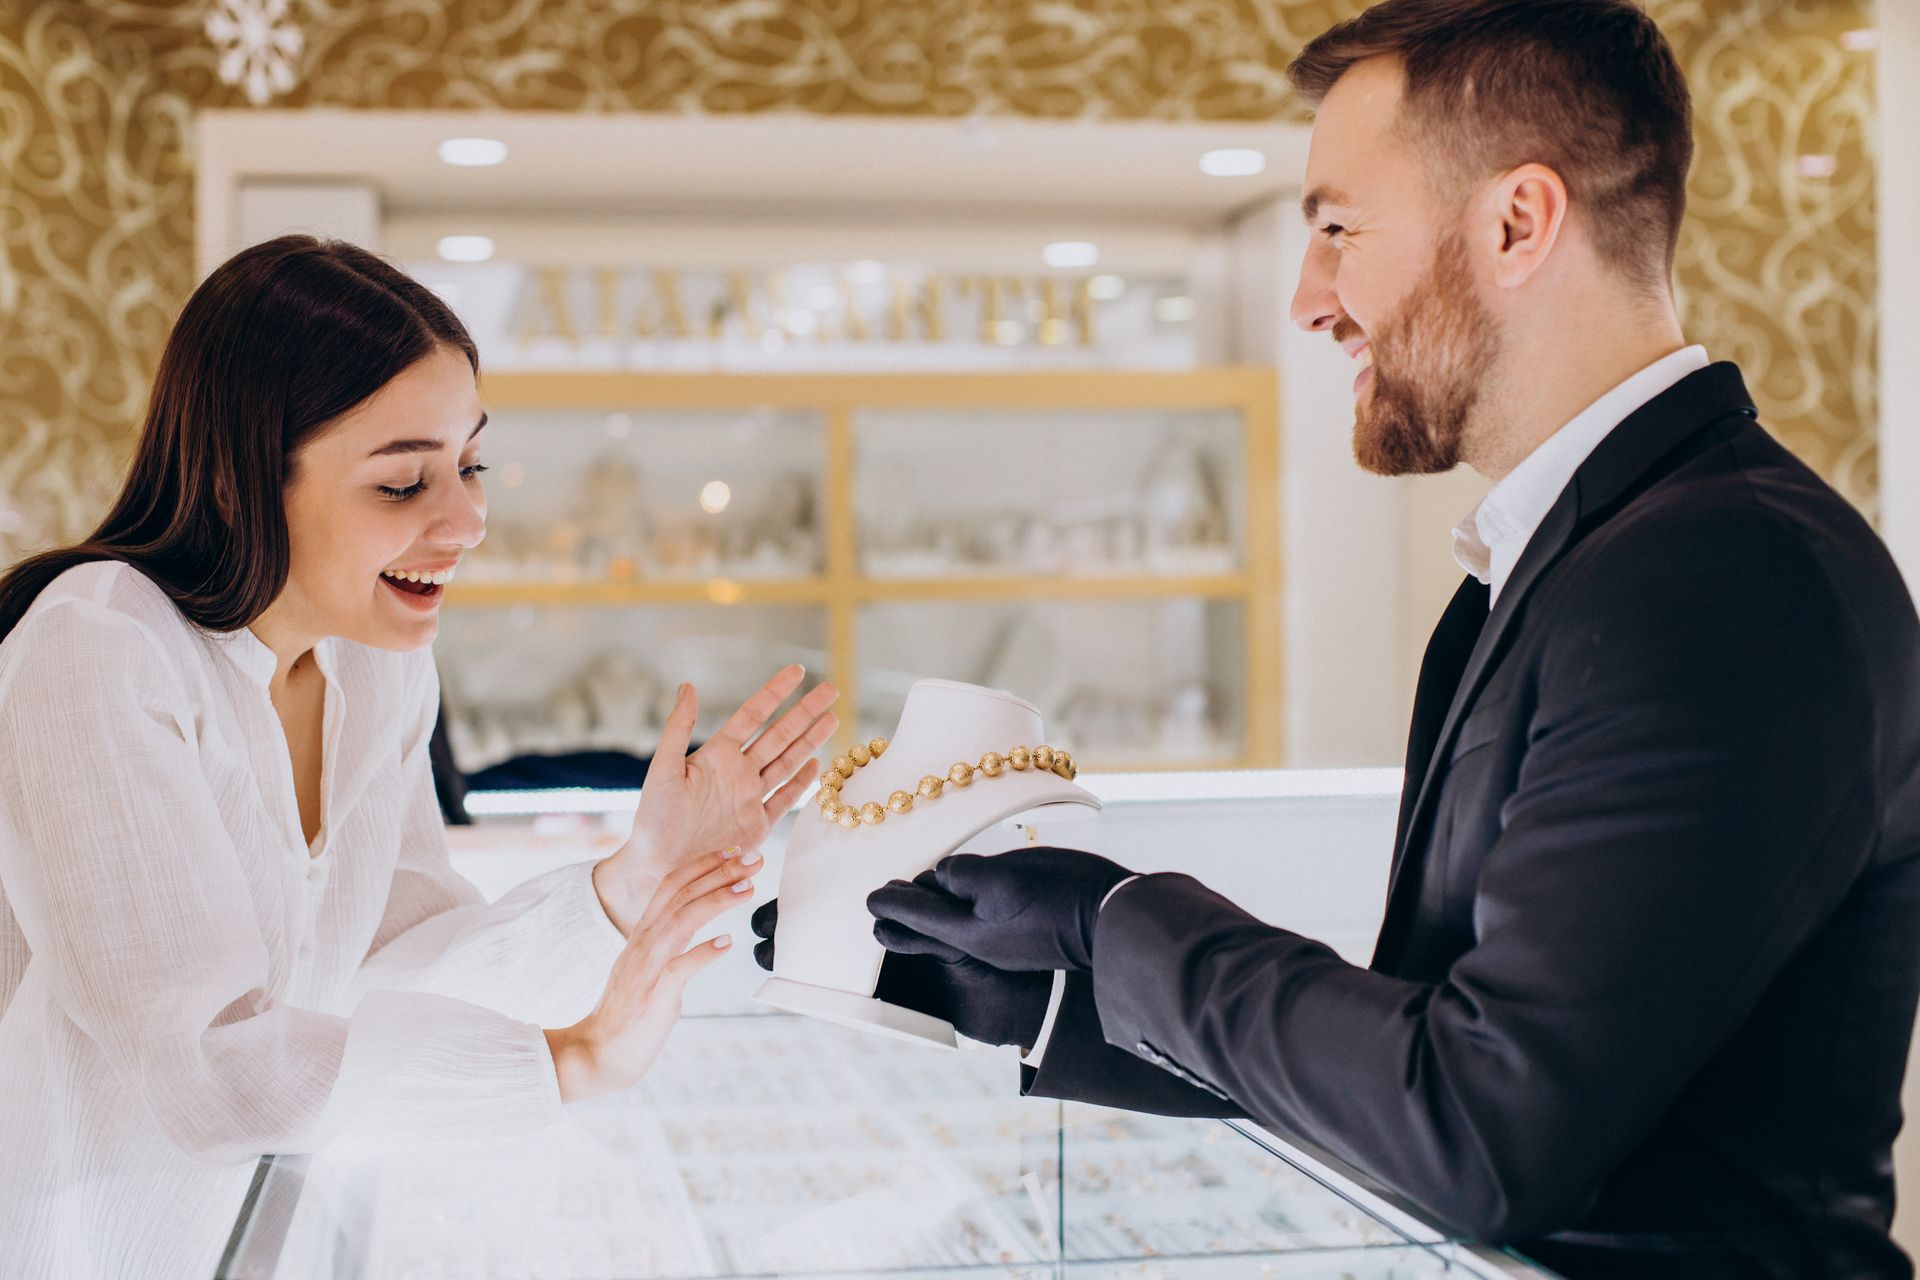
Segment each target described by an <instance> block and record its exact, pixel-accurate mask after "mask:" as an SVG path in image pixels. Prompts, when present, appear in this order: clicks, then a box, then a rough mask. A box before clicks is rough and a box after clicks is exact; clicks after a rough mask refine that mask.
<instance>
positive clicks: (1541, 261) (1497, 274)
mask: <svg viewBox="0 0 1920 1280" xmlns="http://www.w3.org/2000/svg"><path fill="white" fill-rule="evenodd" d="M1493 214H1494V223H1495V225H1497V228H1498V237H1499V243H1498V245H1497V246H1496V251H1495V254H1494V263H1493V283H1494V286H1495V287H1496V288H1500V289H1514V288H1518V287H1519V286H1520V285H1523V284H1525V283H1526V282H1527V281H1528V280H1529V279H1531V278H1532V276H1533V273H1534V272H1536V271H1538V270H1539V269H1540V268H1541V267H1542V266H1544V265H1545V264H1546V262H1547V260H1548V258H1550V257H1551V256H1552V255H1553V249H1554V246H1555V245H1556V244H1558V243H1559V240H1560V233H1561V232H1562V231H1563V230H1564V229H1565V227H1566V224H1567V184H1566V183H1565V181H1563V180H1562V179H1561V177H1560V175H1559V174H1558V173H1555V172H1554V171H1553V170H1552V169H1549V168H1548V167H1547V166H1546V165H1543V164H1523V165H1521V166H1520V167H1519V168H1517V169H1514V170H1512V171H1511V172H1509V173H1508V174H1507V175H1506V176H1505V177H1503V178H1502V179H1500V182H1499V184H1498V185H1497V186H1496V187H1495V189H1494V206H1493Z"/></svg>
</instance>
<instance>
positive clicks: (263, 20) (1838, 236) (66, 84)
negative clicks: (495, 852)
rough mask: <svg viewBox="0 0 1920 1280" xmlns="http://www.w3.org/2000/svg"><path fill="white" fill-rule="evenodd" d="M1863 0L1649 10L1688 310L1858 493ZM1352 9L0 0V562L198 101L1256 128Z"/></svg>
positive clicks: (116, 321)
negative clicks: (1683, 170)
mask: <svg viewBox="0 0 1920 1280" xmlns="http://www.w3.org/2000/svg"><path fill="white" fill-rule="evenodd" d="M1870 3H1871V0H1650V2H1649V8H1650V9H1651V11H1652V12H1653V13H1654V15H1655V16H1656V17H1657V18H1658V19H1659V20H1660V21H1661V23H1662V25H1663V26H1664V27H1665V28H1666V30H1667V32H1668V34H1669V35H1670V36H1671V37H1672V39H1673V41H1674V43H1675V46H1676V48H1677V49H1678V50H1679V51H1680V55H1681V60H1682V63H1683V65H1684V67H1685V69H1686V72H1687V76H1688V79H1689V80H1690V81H1691V83H1692V85H1693V89H1694V94H1695V103H1696V112H1697V116H1698V133H1699V148H1698V150H1699V156H1698V161H1697V166H1696V171H1695V175H1694V181H1693V204H1692V214H1691V217H1690V220H1689V222H1688V225H1687V227H1686V228H1685V232H1684V234H1683V236H1682V240H1681V246H1680V261H1679V281H1680V286H1681V291H1682V306H1683V312H1684V315H1685V319H1686V322H1687V327H1688V329H1689V331H1690V332H1691V333H1692V334H1693V335H1694V336H1695V337H1696V338H1698V339H1699V340H1701V341H1704V342H1705V343H1706V344H1707V345H1708V347H1709V348H1710V349H1711V350H1712V351H1713V352H1714V353H1715V354H1716V355H1719V356H1727V357H1731V358H1734V359H1737V360H1739V361H1740V362H1741V363H1742V364H1743V365H1744V366H1745V367H1746V369H1747V372H1748V377H1749V380H1750V381H1751V382H1752V383H1753V384H1754V389H1755V392H1756V395H1757V396H1758V398H1759V399H1760V402H1761V405H1762V409H1763V411H1764V413H1765V415H1766V419H1767V421H1768V423H1769V425H1770V426H1771V427H1772V428H1773V429H1774V430H1775V431H1776V432H1778V433H1780V434H1781V435H1782V436H1783V437H1784V438H1786V439H1787V441H1788V442H1789V443H1791V444H1792V445H1793V446H1794V447H1795V448H1796V449H1798V450H1799V451H1800V452H1801V453H1802V455H1803V456H1805V457H1806V458H1808V460H1809V461H1811V462H1812V463H1813V464H1814V465H1815V466H1817V467H1819V468H1820V469H1821V470H1822V472H1823V473H1824V474H1826V475H1827V476H1829V477H1830V478H1831V479H1832V480H1833V481H1834V482H1835V483H1836V484H1837V485H1839V487H1840V488H1841V489H1842V490H1843V491H1844V492H1846V493H1847V494H1848V495H1849V496H1850V497H1852V498H1853V499H1854V500H1855V501H1856V502H1858V503H1860V504H1861V505H1862V506H1863V507H1865V508H1867V509H1868V510H1869V511H1871V510H1872V509H1873V505H1874V502H1873V499H1874V493H1875V482H1876V476H1875V445H1874V441H1875V425H1874V424H1875V403H1874V394H1875V392H1874V386H1875V384H1874V378H1875V373H1874V315H1875V313H1874V262H1873V221H1872V219H1873V212H1872V211H1873V174H1872V166H1871V162H1870V156H1869V152H1868V147H1869V145H1870V143H1869V129H1868V124H1869V119H1870V112H1871V107H1872V99H1871V84H1870V77H1871V55H1870V54H1868V53H1865V52H1861V51H1858V50H1855V49H1849V48H1847V47H1846V45H1845V44H1844V43H1843V41H1842V39H1841V37H1842V34H1843V33H1845V32H1849V31H1854V30H1857V29H1861V28H1865V27H1868V26H1869V25H1870V21H1871V10H1870ZM1363 7H1365V5H1364V0H709V2H707V3H697V2H692V0H382V2H380V3H369V2H367V0H173V2H161V0H91V2H90V3H80V2H79V0H0V564H4V563H7V562H10V561H12V560H13V559H15V558H17V557H18V556H19V555H20V554H23V553H24V552H26V551H28V550H31V549H34V548H36V547H40V546H45V545H48V544H49V543H52V542H54V541H57V540H65V539H72V538H76V537H78V536H82V535H83V534H84V533H85V532H86V530H87V528H88V527H89V526H90V524H91V522H92V521H94V520H95V519H96V518H97V517H98V515H99V514H100V512H101V511H102V510H103V509H104V505H105V503H106V501H107V500H108V498H109V497H110V496H111V493H112V492H113V490H114V489H115V487H116V485H117V481H118V478H119V475H120V472H121V469H122V467H123V466H124V463H125V459H126V456H127V453H128V449H129V446H130V443H131V439H132V435H133V433H134V432H135V431H136V430H137V429H138V424H139V419H140V413H141V409H142V404H143V401H144V397H145V394H146V389H147V383H148V380H149V378H150V377H151V373H152V369H153V366H154V363H155V361H156V360H157V358H158V355H159V351H160V347H161V345H162V343H163V341H164V339H165V335H166V332H167V329H168V327H169V325H170V324H171V322H172V318H173V316H174V314H175V312H176V311H177V309H178V307H179V305H180V303H181V302H182V301H183V300H184V299H185V297H186V295H187V293H188V291H189V290H190V289H191V287H192V285H193V283H194V281H193V255H192V233H193V225H192V223H193V207H192V205H193V170H194V115H195V112H196V111H197V110H199V109H200V108H203V107H232V106H244V105H247V104H248V103H253V104H256V105H264V104H269V103H270V104H272V105H275V106H304V105H327V106H337V107H366V108H371V107H380V108H428V107H432V108H442V109H444V108H454V109H459V108H504V109H514V110H552V111H594V112H605V111H654V112H679V113H685V112H711V113H740V112H757V111H788V112H793V111H798V112H814V113H853V114H894V115H937V116H961V115H968V114H976V113H978V114H987V115H1016V116H1019V115H1025V116H1044V117H1074V116H1096V117H1110V118H1128V119H1137V118H1164V119H1191V118H1207V119H1270V118H1276V117H1291V116H1294V115H1297V114H1298V107H1297V104H1294V103H1292V102H1290V101H1289V98H1288V94H1287V92H1286V88H1285V84H1284V81H1283V79H1282V74H1281V73H1282V69H1283V68H1284V67H1285V65H1286V63H1287V60H1288V59H1289V58H1290V57H1291V56H1292V54H1293V53H1294V52H1295V51H1296V50H1297V49H1298V48H1299V47H1300V45H1301V44H1302V43H1303V42H1304V41H1305V40H1306V39H1308V38H1310V37H1311V36H1313V35H1314V34H1316V33H1318V32H1319V31H1321V30H1323V29H1325V28H1326V27H1327V26H1328V25H1330V24H1331V23H1333V22H1334V21H1336V20H1338V19H1340V18H1342V17H1345V16H1349V15H1350V14H1352V13H1353V12H1356V11H1358V10H1359V9H1360V8H1363ZM1802 157H1812V159H1810V160H1807V159H1802ZM1824 157H1830V158H1831V159H1824ZM1829 168H1830V169H1831V172H1827V170H1828V169H1829Z"/></svg>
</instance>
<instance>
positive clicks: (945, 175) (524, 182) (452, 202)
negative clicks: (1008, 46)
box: [200, 110, 1307, 230]
mask: <svg viewBox="0 0 1920 1280" xmlns="http://www.w3.org/2000/svg"><path fill="white" fill-rule="evenodd" d="M200 134H201V149H202V156H201V164H202V175H201V176H202V180H203V181H205V182H217V183H222V184H224V185H226V186H227V188H228V189H229V190H231V189H234V188H236V187H238V186H239V185H241V184H242V183H244V182H246V181H247V180H248V179H277V180H285V179H288V178H311V179H322V178H325V179H340V178H352V179H359V180H363V181H365V182H367V183H369V184H371V185H372V186H374V187H375V188H376V189H377V190H378V192H379V194H380V198H381V203H382V206H383V208H384V210H385V212H386V214H387V216H389V217H391V216H395V215H406V214H430V213H433V212H436V211H451V210H458V211H462V212H469V211H476V210H498V211H502V212H517V213H536V212H558V211H565V212H568V213H572V214H576V215H577V214H596V213H636V212H648V213H662V214H687V213H700V214H732V215H745V216H762V215H768V214H773V215H777V216H782V217H790V216H794V215H807V214H840V215H845V214H850V213H856V212H857V213H859V214H862V215H865V216H866V217H868V218H884V217H886V216H888V215H913V216H938V217H939V218H940V219H941V220H943V221H945V220H952V219H955V218H961V217H965V216H967V215H969V214H979V215H990V216H992V217H993V218H996V219H1005V218H1008V217H1021V216H1026V215H1035V216H1051V215H1063V216H1068V217H1080V218H1094V217H1097V218H1098V220H1099V221H1100V222H1102V223H1106V224H1117V223H1138V224H1142V225H1156V226H1159V227H1168V226H1170V225H1177V226H1181V227H1184V228H1187V229H1191V230H1202V229H1205V228H1208V227H1217V226H1219V225H1220V224H1221V223H1223V222H1225V221H1228V220H1230V219H1231V218H1232V217H1233V216H1234V215H1235V214H1236V213H1237V212H1239V211H1241V210H1243V209H1246V208H1249V207H1253V206H1257V205H1260V204H1264V203H1266V202H1268V201H1270V200H1272V199H1274V198H1275V197H1277V196H1280V195H1283V194H1285V193H1288V192H1291V191H1294V190H1297V189H1298V187H1299V175H1300V173H1301V172H1302V171H1303V169H1304V168H1305V163H1306V140H1307V131H1306V129H1305V128H1304V127H1301V126H1296V125H1279V124H1207V123H1194V122H1159V121H1127V122H1107V121H1057V122H1056V121H1035V120H1002V119H984V118H978V119H970V120H965V121H953V120H923V119H903V118H886V119H868V118H841V117H823V116H811V115H792V114H780V115H758V116H717V117H716V116H697V117H694V116H685V117H683V116H657V115H637V114H629V115H576V114H570V113H559V112H516V113H483V112H425V111H396V112H347V111H337V110H305V111H213V112H206V113H203V114H202V116H201V117H200ZM466 136H482V137H491V138H498V139H500V140H501V141H503V142H505V143H506V144H507V148H508V158H507V160H506V163H504V164H502V165H499V166H497V167H493V168H483V169H461V168H456V167H454V166H450V165H447V164H444V163H442V162H441V160H440V159H439V156H438V149H439V145H440V143H441V141H442V140H444V139H446V138H449V137H466ZM1215 147H1253V148H1257V149H1258V150H1261V151H1263V152H1264V153H1265V154H1266V156H1267V159H1268V164H1267V168H1266V171H1265V172H1264V173H1261V174H1259V175H1256V176H1253V177H1245V178H1211V177H1208V176H1206V175H1204V174H1202V173H1201V172H1200V168H1199V157H1200V154H1201V153H1202V152H1203V151H1207V150H1209V149H1212V148H1215Z"/></svg>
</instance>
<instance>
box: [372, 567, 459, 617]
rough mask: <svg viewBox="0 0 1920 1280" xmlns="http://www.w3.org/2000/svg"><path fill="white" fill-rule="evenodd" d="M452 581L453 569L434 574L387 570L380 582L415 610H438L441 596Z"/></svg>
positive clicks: (381, 575) (383, 572)
mask: <svg viewBox="0 0 1920 1280" xmlns="http://www.w3.org/2000/svg"><path fill="white" fill-rule="evenodd" d="M452 580H453V570H452V569H441V570H438V571H436V572H433V573H415V572H412V571H396V570H392V569H387V570H383V571H382V572H381V574H380V581H382V582H384V583H386V584H387V586H389V587H391V588H392V589H393V593H394V594H395V595H396V596H398V597H400V600H401V601H402V603H404V604H406V605H408V606H409V607H411V608H415V609H433V608H437V607H438V606H439V604H440V597H441V595H442V594H443V593H445V591H446V589H447V583H448V582H450V581H452Z"/></svg>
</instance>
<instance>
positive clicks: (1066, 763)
mask: <svg viewBox="0 0 1920 1280" xmlns="http://www.w3.org/2000/svg"><path fill="white" fill-rule="evenodd" d="M1053 771H1054V772H1055V773H1057V774H1059V775H1060V776H1061V777H1063V778H1065V779H1066V780H1067V781H1068V782H1072V781H1073V779H1074V775H1075V774H1077V773H1079V772H1080V771H1079V770H1078V769H1076V768H1074V765H1073V757H1072V756H1071V755H1069V754H1068V753H1067V752H1065V751H1056V752H1054V753H1053Z"/></svg>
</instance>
